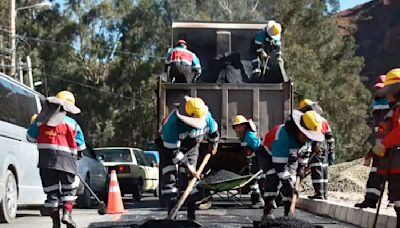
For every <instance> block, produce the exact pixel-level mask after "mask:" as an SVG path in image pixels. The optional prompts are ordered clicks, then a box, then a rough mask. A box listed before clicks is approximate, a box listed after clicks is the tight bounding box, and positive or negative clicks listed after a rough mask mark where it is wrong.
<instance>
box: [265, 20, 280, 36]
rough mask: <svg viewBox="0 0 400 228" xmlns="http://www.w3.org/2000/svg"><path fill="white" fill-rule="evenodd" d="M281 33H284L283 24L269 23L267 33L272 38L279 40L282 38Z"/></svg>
mask: <svg viewBox="0 0 400 228" xmlns="http://www.w3.org/2000/svg"><path fill="white" fill-rule="evenodd" d="M281 32H282V26H281V24H279V23H277V22H275V21H273V20H271V21H268V24H267V33H268V35H269V36H270V37H272V38H274V39H278V38H280V36H281Z"/></svg>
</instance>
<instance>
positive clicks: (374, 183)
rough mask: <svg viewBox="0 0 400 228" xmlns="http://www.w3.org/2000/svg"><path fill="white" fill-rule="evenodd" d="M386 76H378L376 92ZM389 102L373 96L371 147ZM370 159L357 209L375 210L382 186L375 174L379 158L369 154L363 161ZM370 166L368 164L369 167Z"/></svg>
mask: <svg viewBox="0 0 400 228" xmlns="http://www.w3.org/2000/svg"><path fill="white" fill-rule="evenodd" d="M385 77H386V75H381V76H379V78H378V80H377V81H376V83H375V85H374V87H375V89H376V90H379V89H381V88H383V86H384V83H383V82H384V81H385ZM389 110H390V107H389V102H388V100H387V99H386V97H378V96H375V98H374V101H373V103H372V127H373V130H372V134H371V135H370V137H369V138H368V142H369V143H370V144H371V145H374V143H375V140H376V139H377V137H378V136H377V133H378V126H379V122H380V121H382V120H383V118H384V117H385V115H386V114H387V113H388V112H389ZM371 158H372V166H371V170H370V173H369V176H368V181H367V187H366V191H365V197H364V201H363V202H361V203H357V204H355V205H354V206H355V207H359V208H368V207H369V208H376V204H377V203H378V201H379V197H380V195H381V190H380V189H381V184H382V176H381V175H378V173H377V172H376V171H377V170H378V165H379V157H378V156H376V155H374V153H371V152H369V153H368V154H367V155H366V157H365V159H366V160H367V161H368V160H369V161H370V159H371ZM368 163H370V162H368ZM369 165H370V164H368V166H369Z"/></svg>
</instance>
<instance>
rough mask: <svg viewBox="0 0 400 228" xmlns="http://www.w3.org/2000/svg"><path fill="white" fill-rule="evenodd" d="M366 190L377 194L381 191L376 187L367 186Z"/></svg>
mask: <svg viewBox="0 0 400 228" xmlns="http://www.w3.org/2000/svg"><path fill="white" fill-rule="evenodd" d="M366 192H367V193H372V194H374V195H377V196H380V195H381V191H380V190H379V189H376V188H367V189H366Z"/></svg>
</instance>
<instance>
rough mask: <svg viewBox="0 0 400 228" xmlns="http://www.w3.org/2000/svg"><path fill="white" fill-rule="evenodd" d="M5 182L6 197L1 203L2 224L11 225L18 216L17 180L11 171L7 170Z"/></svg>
mask: <svg viewBox="0 0 400 228" xmlns="http://www.w3.org/2000/svg"><path fill="white" fill-rule="evenodd" d="M4 180H5V181H4V195H3V197H2V200H1V202H0V222H2V223H11V222H12V221H13V220H14V219H15V217H16V216H17V200H18V188H17V180H16V178H15V176H14V173H12V172H11V171H10V170H7V173H6V175H5V178H4Z"/></svg>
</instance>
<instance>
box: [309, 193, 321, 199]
mask: <svg viewBox="0 0 400 228" xmlns="http://www.w3.org/2000/svg"><path fill="white" fill-rule="evenodd" d="M308 198H309V199H312V200H314V199H319V200H323V199H324V196H323V195H322V194H321V193H316V194H315V195H313V196H308Z"/></svg>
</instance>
